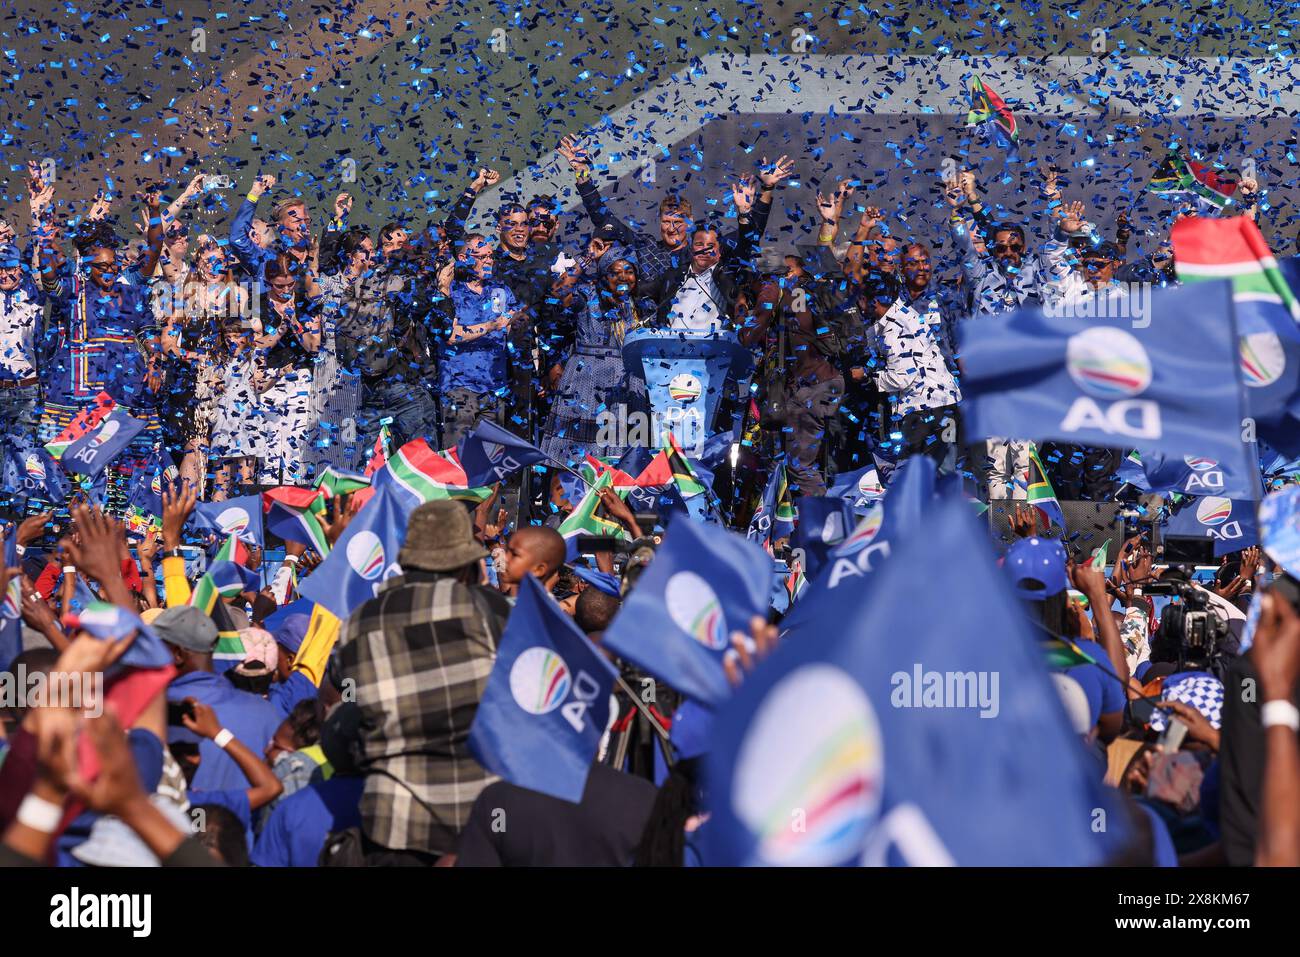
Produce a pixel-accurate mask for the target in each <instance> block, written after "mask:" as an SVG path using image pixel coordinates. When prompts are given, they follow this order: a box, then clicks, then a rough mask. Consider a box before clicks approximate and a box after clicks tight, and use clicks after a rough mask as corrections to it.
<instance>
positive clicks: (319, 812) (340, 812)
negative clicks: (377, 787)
mask: <svg viewBox="0 0 1300 957" xmlns="http://www.w3.org/2000/svg"><path fill="white" fill-rule="evenodd" d="M365 787H366V779H365V777H364V776H363V775H359V776H356V777H340V776H338V775H335V776H334V777H332V778H330V779H329V780H328V781H313V782H312V783H311V784H310V785H308V786H307V787H305V788H303V789H302V790H301V791H299V792H298V793H297V794H294V795H292V796H291V797H287V798H285V799H284V800H283V801H282V802H280V805H279V806H278V807H277V808H276V809H275V810H274V811H272V812H271V817H270V819H269V820H268V821H267V822H266V826H265V827H264V828H262V833H261V834H260V835H259V836H258V838H257V844H256V846H254V848H253V863H254V864H256V865H257V866H258V867H315V866H316V859H317V858H318V857H320V852H321V848H323V847H324V846H325V838H327V837H328V836H329V835H330V834H332V833H333V832H335V831H341V830H343V829H344V828H349V827H360V826H361V792H362V791H364V790H365Z"/></svg>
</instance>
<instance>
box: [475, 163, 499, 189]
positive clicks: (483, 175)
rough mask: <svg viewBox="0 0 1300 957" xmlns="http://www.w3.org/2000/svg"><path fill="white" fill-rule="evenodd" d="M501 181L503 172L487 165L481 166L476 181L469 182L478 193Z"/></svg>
mask: <svg viewBox="0 0 1300 957" xmlns="http://www.w3.org/2000/svg"><path fill="white" fill-rule="evenodd" d="M499 182H501V174H500V173H498V172H497V171H496V170H494V169H488V167H486V166H481V167H479V171H478V175H477V176H475V177H474V181H473V182H472V183H470V184H469V188H470V189H472V190H473V191H474V192H476V193H481V192H483V190H485V189H487V188H488V187H490V186H495V185H496V184H497V183H499Z"/></svg>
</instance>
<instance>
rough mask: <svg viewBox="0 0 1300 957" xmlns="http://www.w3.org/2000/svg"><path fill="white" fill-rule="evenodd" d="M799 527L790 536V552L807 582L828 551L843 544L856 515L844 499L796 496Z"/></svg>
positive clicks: (812, 577) (818, 568)
mask: <svg viewBox="0 0 1300 957" xmlns="http://www.w3.org/2000/svg"><path fill="white" fill-rule="evenodd" d="M795 506H796V509H795V510H796V511H797V512H798V514H799V524H797V525H796V526H795V527H794V532H793V534H791V536H790V550H791V552H792V554H793V556H794V558H795V560H796V561H798V562H799V567H800V568H802V569H803V576H804V578H805V579H807V580H808V581H812V580H813V579H815V578H816V577H817V576H818V574H820V573H821V570H822V568H823V567H824V566H825V564H826V560H827V559H828V558H829V557H830V553H831V550H832V549H833V548H834V547H835V546H836V545H838V544H839V543H840V542H842V541H844V539H845V538H847V537H848V534H849V532H850V531H852V529H853V528H854V526H856V525H857V516H856V515H855V514H854V511H853V508H852V507H851V506H850V504H849V501H848V500H847V499H845V498H839V497H834V498H832V497H831V496H826V497H825V498H823V497H821V496H816V495H800V496H799V497H798V498H797V499H795Z"/></svg>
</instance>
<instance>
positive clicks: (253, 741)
mask: <svg viewBox="0 0 1300 957" xmlns="http://www.w3.org/2000/svg"><path fill="white" fill-rule="evenodd" d="M153 628H154V631H155V632H157V634H158V637H159V638H161V639H162V640H163V641H164V642H166V643H167V644H168V645H169V646H170V647H171V650H172V656H173V663H174V664H175V666H176V669H177V672H178V673H177V676H176V677H175V678H173V679H172V682H171V684H170V685H168V686H167V700H168V702H184V701H185V700H186V699H188V698H193V699H194V700H196V701H199V702H201V703H203V704H205V705H208V706H209V707H211V708H212V709H213V710H214V711H215V712H216V714H217V718H218V719H219V720H220V722H221V725H222V727H224V728H229V729H230V730H231V731H232V732H233V733H234V735H235V737H237V738H238V739H239V740H240V741H241V742H242V743H243V744H244V746H245V747H247V748H248V749H249V750H250V751H252V752H253V753H254V754H262V753H263V752H264V751H265V749H266V746H267V744H269V743H270V741H271V738H273V737H274V736H275V731H276V728H278V727H279V726H280V714H279V712H278V711H276V709H275V706H274V705H272V704H271V703H270V702H269V701H267V700H266V699H265V698H260V697H258V696H257V695H254V694H249V693H248V692H247V691H240V690H239V689H238V688H236V687H235V686H234V685H232V684H231V683H230V682H229V681H227V680H226V679H225V678H224V677H222V676H221V675H218V674H216V673H214V672H213V670H212V653H213V651H214V650H215V649H216V646H217V626H216V625H215V624H214V623H213V621H212V619H211V618H210V617H208V616H207V615H205V614H203V612H202V611H200V610H199V609H197V608H195V607H193V606H191V605H182V606H179V607H176V608H168V609H167V610H166V611H164V612H163V613H162V614H161V615H159V616H158V617H157V618H155V619H154V621H153ZM199 751H200V757H201V762H200V765H199V768H198V771H197V772H195V776H194V787H196V788H198V789H200V790H204V791H229V790H235V789H238V788H243V787H247V780H248V779H247V778H246V777H245V775H244V772H243V771H241V770H240V769H239V765H238V764H237V763H236V762H235V761H234V760H233V759H232V758H231V757H230V756H229V755H228V754H227V753H226V752H225V751H223V750H222V749H221V748H219V747H217V746H216V745H215V744H214V743H213V742H212V741H207V740H205V741H203V742H201V743H200V745H199Z"/></svg>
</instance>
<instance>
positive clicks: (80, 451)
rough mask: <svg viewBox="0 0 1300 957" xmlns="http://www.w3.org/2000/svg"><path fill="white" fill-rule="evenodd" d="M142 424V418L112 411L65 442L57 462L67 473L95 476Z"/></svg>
mask: <svg viewBox="0 0 1300 957" xmlns="http://www.w3.org/2000/svg"><path fill="white" fill-rule="evenodd" d="M144 425H145V424H144V421H143V420H142V419H137V418H135V417H134V416H132V415H128V414H127V412H126V410H125V409H120V408H118V409H114V410H113V411H112V412H110V413H108V415H106V416H104V418H103V419H102V420H101V421H100V423H99V425H97V426H95V427H94V428H93V429H90V430H89V431H88V432H86V434H85V435H83V436H81V437H80V438H77V439H74V440H72V441H71V442H69V443H68V445H67V447H66V448H64V450H63V454H62V455H60V456H59V461H60V462H62V463H63V467H64V468H65V469H67V470H68V471H69V472H75V473H77V474H78V475H98V474H99V473H100V472H102V471H103V470H104V466H106V465H108V463H109V462H111V461H113V459H115V458H117V456H118V455H120V454H121V453H122V450H123V449H125V448H126V447H127V446H128V445H130V444H131V440H132V439H134V438H135V437H136V436H137V435H139V434H140V433H141V432H143V431H144Z"/></svg>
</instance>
